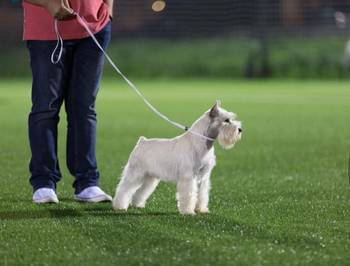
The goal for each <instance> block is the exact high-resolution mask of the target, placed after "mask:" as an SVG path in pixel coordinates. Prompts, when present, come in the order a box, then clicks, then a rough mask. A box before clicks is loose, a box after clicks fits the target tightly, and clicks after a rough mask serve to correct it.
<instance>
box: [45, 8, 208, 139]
mask: <svg viewBox="0 0 350 266" xmlns="http://www.w3.org/2000/svg"><path fill="white" fill-rule="evenodd" d="M74 14H75V15H76V18H77V20H78V22H79V24H80V25H81V26H83V28H84V29H85V30H86V32H87V33H88V34H89V35H90V37H91V38H92V40H93V41H94V42H95V44H96V45H97V47H98V48H99V49H100V50H101V52H102V53H103V55H104V56H105V57H106V59H107V61H108V62H109V63H110V65H111V66H112V67H113V68H114V70H115V71H116V72H117V73H118V74H119V75H120V76H121V77H122V78H123V79H124V81H125V82H126V83H127V84H128V85H129V86H130V88H132V89H133V90H134V91H135V93H136V94H137V95H138V96H139V97H140V98H141V99H142V101H143V102H144V103H145V104H146V105H147V107H148V108H149V109H151V111H153V112H154V113H155V114H156V115H158V116H159V117H160V118H162V119H163V120H165V121H166V122H168V123H169V124H171V125H173V126H174V127H177V128H180V129H182V130H184V131H187V132H190V133H191V134H193V135H196V136H198V137H201V138H203V139H205V140H209V141H215V139H213V138H209V137H207V136H204V135H202V134H199V133H197V132H195V131H192V130H190V129H189V128H188V127H187V126H184V125H181V124H180V123H177V122H175V121H173V120H171V119H170V118H168V117H167V116H166V115H164V114H162V113H161V112H160V111H158V110H157V108H155V107H154V106H153V105H152V104H151V103H150V102H149V101H148V100H147V99H146V97H145V96H144V95H143V94H142V92H141V91H140V90H139V89H138V88H137V87H136V85H134V84H133V83H132V82H131V81H130V80H129V79H128V78H127V77H126V76H125V75H124V74H123V72H122V71H121V70H120V69H119V68H118V66H117V65H116V64H115V63H114V62H113V60H112V59H111V58H110V57H109V55H108V54H107V52H106V51H105V50H104V49H103V47H102V46H101V44H100V43H99V42H98V40H97V39H96V37H95V35H94V33H93V32H92V31H91V30H90V28H89V26H88V24H87V22H86V21H85V19H84V18H83V17H82V16H80V15H79V14H78V13H76V12H74ZM55 31H56V35H57V45H56V48H55V50H54V51H53V53H52V55H51V62H52V63H53V64H56V63H58V61H60V59H61V56H62V51H63V40H62V37H61V35H60V34H59V31H58V26H57V20H55ZM59 45H60V46H61V48H60V53H59V56H58V58H57V60H53V57H54V54H55V53H56V50H57V48H58V46H59Z"/></svg>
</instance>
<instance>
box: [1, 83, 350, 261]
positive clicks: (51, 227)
mask: <svg viewBox="0 0 350 266" xmlns="http://www.w3.org/2000/svg"><path fill="white" fill-rule="evenodd" d="M137 83H138V84H139V85H140V87H141V88H142V89H143V91H144V93H145V95H147V97H148V98H149V99H150V100H151V101H152V102H153V103H154V104H155V105H156V106H157V107H159V109H160V110H162V111H163V112H164V113H166V114H168V115H169V116H170V117H171V118H173V119H175V120H177V121H180V122H183V123H186V124H190V123H191V122H192V121H194V120H195V119H196V118H197V117H198V116H199V115H200V114H201V113H202V112H204V111H205V110H206V109H208V108H209V107H210V106H211V105H212V104H213V103H214V100H215V99H221V100H222V102H223V106H224V107H226V108H227V109H230V110H233V111H235V112H236V113H237V114H238V115H239V118H240V119H242V120H243V122H244V136H243V140H242V141H241V142H240V143H239V144H238V145H237V146H236V147H235V148H234V149H233V150H229V151H223V150H221V149H220V148H219V147H217V161H218V163H217V167H216V168H215V170H214V172H213V175H212V193H211V202H210V209H211V213H210V214H208V215H197V216H194V217H184V216H181V215H179V214H178V213H177V210H176V203H175V186H174V185H173V184H164V183H162V184H161V185H160V186H159V187H158V189H157V190H156V192H155V194H154V195H153V196H152V197H151V199H150V201H149V204H148V206H147V207H146V209H144V210H136V209H130V210H129V211H128V212H127V213H116V212H114V211H113V210H112V209H111V206H110V204H108V203H104V204H97V205H92V204H91V205H88V204H80V203H76V202H74V201H73V189H72V187H71V184H72V181H73V178H72V177H71V176H70V175H69V174H68V172H67V170H66V168H65V155H64V150H65V128H66V124H65V118H64V114H62V117H61V124H60V139H59V153H60V154H59V155H60V162H61V168H62V170H63V176H64V177H63V179H62V181H61V182H60V183H59V186H58V195H59V198H60V200H61V202H60V203H59V204H57V205H49V206H47V205H46V206H36V205H34V204H32V203H31V188H30V187H29V183H28V167H27V163H28V160H29V148H28V143H27V129H26V127H27V113H28V110H29V108H30V81H29V80H23V81H10V80H9V81H1V82H0V125H1V135H0V136H1V138H0V264H1V265H30V264H31V265H349V264H348V263H349V261H350V253H349V250H350V193H349V177H348V160H349V152H350V83H349V82H324V81H322V82H319V81H306V82H297V81H256V82H245V81H222V80H159V81H140V82H137ZM97 109H98V118H99V123H98V161H99V168H100V171H101V174H102V178H101V186H102V187H103V188H104V189H105V190H106V191H108V192H109V193H111V194H113V193H114V189H115V185H116V183H117V179H118V177H119V175H120V173H121V167H122V166H123V164H125V162H126V160H127V158H128V155H129V152H130V151H131V149H132V148H133V146H134V144H135V142H136V141H137V139H138V137H139V136H140V135H144V136H147V137H171V136H175V135H176V134H179V133H180V132H179V131H178V130H177V129H174V128H172V127H171V126H169V125H168V124H165V123H164V122H163V121H161V120H159V119H158V118H157V117H156V116H155V115H153V114H152V113H150V112H149V111H148V110H147V109H146V107H145V106H144V105H143V104H142V103H141V101H140V100H139V99H138V98H137V97H136V95H135V94H134V93H133V92H131V91H130V90H129V89H128V88H127V87H126V85H124V84H123V83H121V82H119V81H116V80H113V81H104V82H103V84H102V89H101V93H100V95H99V98H98V103H97Z"/></svg>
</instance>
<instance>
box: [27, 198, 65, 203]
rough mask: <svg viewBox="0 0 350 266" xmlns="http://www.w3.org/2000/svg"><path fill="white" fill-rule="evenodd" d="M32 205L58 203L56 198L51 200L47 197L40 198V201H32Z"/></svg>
mask: <svg viewBox="0 0 350 266" xmlns="http://www.w3.org/2000/svg"><path fill="white" fill-rule="evenodd" d="M33 202H34V203H37V204H43V203H58V202H59V201H58V199H57V198H56V199H55V198H51V197H47V198H42V199H40V200H33Z"/></svg>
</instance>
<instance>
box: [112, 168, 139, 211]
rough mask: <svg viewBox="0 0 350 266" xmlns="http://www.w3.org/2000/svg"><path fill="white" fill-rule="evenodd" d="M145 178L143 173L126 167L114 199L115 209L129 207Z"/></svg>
mask: <svg viewBox="0 0 350 266" xmlns="http://www.w3.org/2000/svg"><path fill="white" fill-rule="evenodd" d="M143 179H144V177H143V176H142V174H140V173H137V171H130V170H129V169H125V171H124V173H123V176H122V179H121V181H120V183H119V184H118V187H117V190H116V194H115V197H114V199H113V208H114V209H115V210H127V209H128V207H129V205H130V202H131V199H132V196H133V195H134V193H135V192H136V191H137V189H138V188H139V187H140V186H141V185H142V182H143Z"/></svg>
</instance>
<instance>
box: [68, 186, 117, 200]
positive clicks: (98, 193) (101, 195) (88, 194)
mask: <svg viewBox="0 0 350 266" xmlns="http://www.w3.org/2000/svg"><path fill="white" fill-rule="evenodd" d="M74 198H75V200H77V201H84V202H102V201H112V197H111V196H109V195H108V194H106V193H105V192H104V191H103V190H102V189H100V188H99V187H98V186H92V187H88V188H85V189H84V190H83V191H82V192H80V193H79V194H75V196H74Z"/></svg>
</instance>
